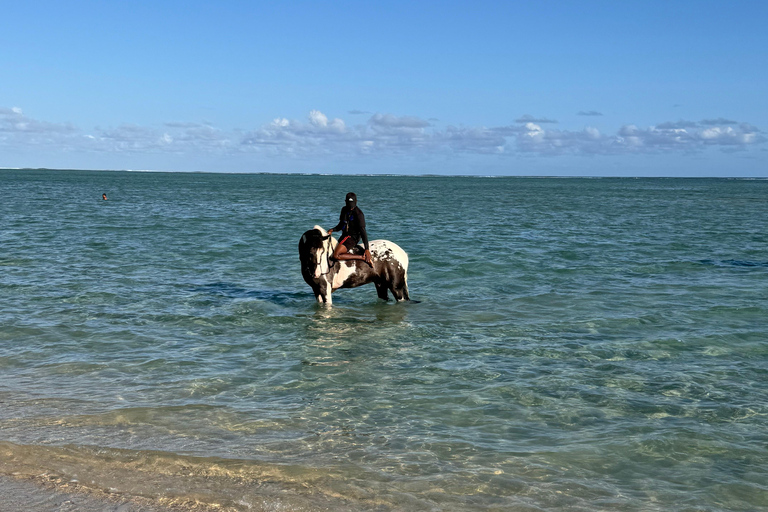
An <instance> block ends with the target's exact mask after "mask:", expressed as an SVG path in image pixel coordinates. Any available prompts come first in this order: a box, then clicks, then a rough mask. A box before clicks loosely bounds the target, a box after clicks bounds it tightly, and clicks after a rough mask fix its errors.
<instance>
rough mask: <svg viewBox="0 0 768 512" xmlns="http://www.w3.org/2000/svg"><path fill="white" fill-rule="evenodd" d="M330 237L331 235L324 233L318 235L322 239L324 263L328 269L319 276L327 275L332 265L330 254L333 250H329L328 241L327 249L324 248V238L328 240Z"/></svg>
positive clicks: (329, 243) (329, 244)
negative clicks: (323, 234) (320, 235)
mask: <svg viewBox="0 0 768 512" xmlns="http://www.w3.org/2000/svg"><path fill="white" fill-rule="evenodd" d="M329 238H331V235H330V234H328V235H325V236H322V237H320V239H321V240H323V252H324V253H325V263H326V264H327V265H328V271H327V272H322V273H321V274H320V275H321V276H327V275H328V274H330V273H331V270H333V265H331V255H332V254H333V251H331V250H330V246H331V242H328V249H326V248H325V240H328V239H329Z"/></svg>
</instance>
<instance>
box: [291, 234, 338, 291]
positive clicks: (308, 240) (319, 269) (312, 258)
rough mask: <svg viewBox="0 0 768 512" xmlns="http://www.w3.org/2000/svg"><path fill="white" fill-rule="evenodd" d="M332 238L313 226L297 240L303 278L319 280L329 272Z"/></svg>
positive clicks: (333, 240)
mask: <svg viewBox="0 0 768 512" xmlns="http://www.w3.org/2000/svg"><path fill="white" fill-rule="evenodd" d="M333 242H335V239H334V238H332V237H331V236H330V235H329V234H328V233H327V232H326V231H325V230H324V229H323V228H321V227H320V226H315V227H314V229H310V230H309V231H306V232H305V233H304V234H303V235H302V236H301V240H299V259H300V260H301V272H302V274H303V275H304V278H305V279H307V278H312V279H320V278H321V277H322V276H324V275H327V274H328V273H329V272H330V270H331V264H330V257H331V255H332V254H333V245H334V244H333Z"/></svg>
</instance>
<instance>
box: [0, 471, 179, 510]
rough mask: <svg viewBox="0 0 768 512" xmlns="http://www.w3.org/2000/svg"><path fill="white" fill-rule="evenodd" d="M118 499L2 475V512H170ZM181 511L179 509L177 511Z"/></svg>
mask: <svg viewBox="0 0 768 512" xmlns="http://www.w3.org/2000/svg"><path fill="white" fill-rule="evenodd" d="M171 510H172V509H169V508H159V507H156V506H151V505H148V504H141V503H136V502H133V501H126V500H124V499H120V498H119V497H116V496H108V495H96V494H92V493H86V492H82V491H78V490H73V491H69V490H64V489H57V488H56V487H54V486H53V485H51V486H47V485H44V484H43V483H42V482H37V481H35V480H30V479H24V478H14V477H8V476H0V511H2V512H52V511H55V512H69V511H72V512H74V511H77V512H170V511H171ZM175 510H179V509H175Z"/></svg>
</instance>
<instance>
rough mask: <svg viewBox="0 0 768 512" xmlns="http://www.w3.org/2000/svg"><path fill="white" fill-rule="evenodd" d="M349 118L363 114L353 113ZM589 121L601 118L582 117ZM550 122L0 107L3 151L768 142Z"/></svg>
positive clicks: (548, 148)
mask: <svg viewBox="0 0 768 512" xmlns="http://www.w3.org/2000/svg"><path fill="white" fill-rule="evenodd" d="M349 113H350V115H355V116H359V115H362V114H366V115H369V114H368V113H365V112H362V111H350V112H349ZM577 115H579V116H586V117H596V116H601V115H602V114H600V113H599V112H596V111H587V112H584V111H582V112H579V113H578V114H577ZM558 124H559V123H558V121H557V120H554V119H549V118H543V117H535V116H533V115H530V114H524V115H522V116H520V117H518V118H517V119H515V120H514V122H513V123H512V124H509V125H506V126H454V125H450V124H448V125H444V126H439V125H438V124H437V123H436V122H435V121H434V120H425V119H421V118H419V117H417V116H408V115H403V116H397V115H393V114H381V113H376V114H372V115H370V116H369V117H368V119H367V120H366V121H365V122H356V123H350V122H349V120H344V119H342V118H337V117H334V118H329V117H328V116H327V115H326V114H324V113H323V112H321V111H320V110H312V111H310V112H309V113H308V115H307V117H306V119H304V120H297V119H288V118H282V117H281V118H277V119H274V120H272V121H271V122H266V123H261V125H260V126H258V127H257V128H254V129H251V130H248V131H244V130H236V129H227V128H220V127H216V126H213V125H211V124H210V123H205V122H200V123H198V122H167V123H165V124H163V125H160V126H140V125H135V124H127V123H126V124H120V125H118V126H116V127H109V128H102V127H96V128H93V129H90V130H89V129H84V128H81V127H77V126H74V125H72V124H71V123H56V122H50V121H46V120H41V119H35V118H32V117H29V116H27V115H26V114H25V113H24V111H23V110H22V109H21V108H19V107H0V147H6V148H8V147H14V148H17V149H18V148H27V149H44V150H46V151H53V152H61V153H73V152H74V153H77V152H83V153H88V152H98V153H113V154H125V153H150V154H157V153H181V152H184V153H192V154H204V153H213V154H217V155H233V154H241V153H260V154H263V155H266V156H271V157H289V158H315V157H321V156H331V157H333V156H337V157H350V156H352V157H357V158H360V159H365V158H367V157H372V156H381V155H401V156H402V155H405V156H407V155H425V154H427V155H440V156H450V155H456V154H472V155H521V154H527V155H538V156H548V157H555V156H560V155H627V154H643V153H650V154H653V153H687V154H690V153H700V152H705V151H709V150H713V149H715V150H720V151H723V152H735V151H748V150H750V149H754V148H763V147H764V144H765V142H766V141H768V138H766V136H765V134H764V132H763V131H762V130H761V129H759V128H758V127H756V126H754V125H752V124H750V123H749V122H745V121H739V120H731V119H724V118H712V119H702V120H699V121H688V120H678V121H662V122H659V123H658V124H655V125H653V126H646V127H638V126H636V125H634V124H624V125H622V126H620V127H618V128H617V129H616V130H615V131H614V132H612V133H604V132H602V131H600V130H598V129H597V128H594V127H591V126H586V127H584V128H582V129H578V130H572V129H561V128H553V127H550V126H546V125H558Z"/></svg>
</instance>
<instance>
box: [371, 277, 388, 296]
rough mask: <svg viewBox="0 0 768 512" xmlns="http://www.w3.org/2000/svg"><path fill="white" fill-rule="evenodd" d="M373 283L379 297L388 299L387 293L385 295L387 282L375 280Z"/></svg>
mask: <svg viewBox="0 0 768 512" xmlns="http://www.w3.org/2000/svg"><path fill="white" fill-rule="evenodd" d="M374 284H375V285H376V294H377V295H378V296H379V298H380V299H383V300H389V295H387V284H386V283H382V282H379V281H376V282H375V283H374Z"/></svg>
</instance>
